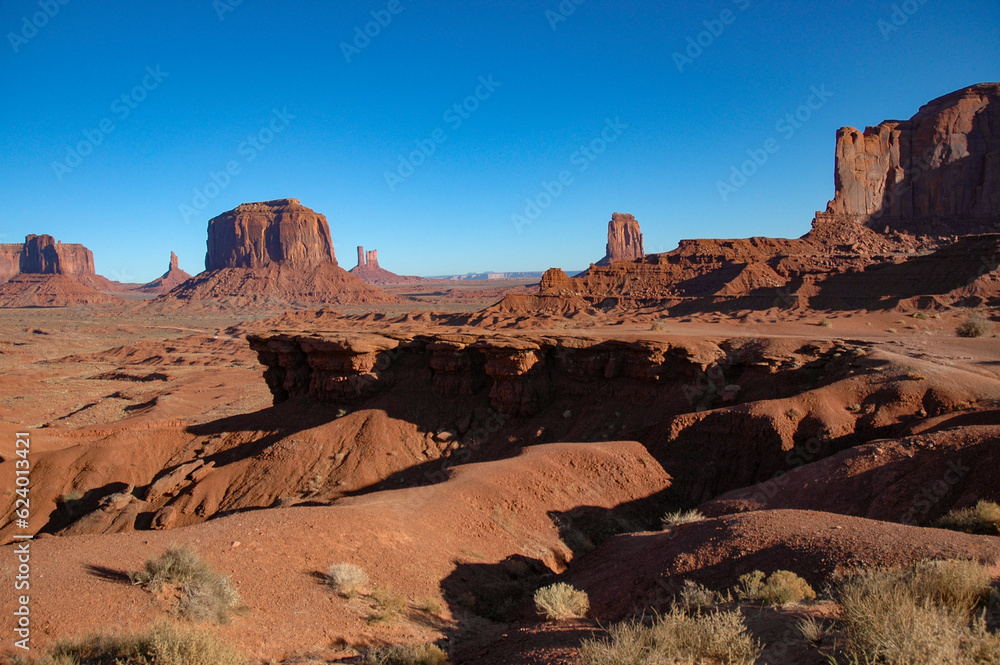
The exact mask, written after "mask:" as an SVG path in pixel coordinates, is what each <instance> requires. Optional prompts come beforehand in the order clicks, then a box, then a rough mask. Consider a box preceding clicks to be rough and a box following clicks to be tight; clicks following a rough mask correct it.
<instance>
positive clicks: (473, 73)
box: [0, 0, 1000, 281]
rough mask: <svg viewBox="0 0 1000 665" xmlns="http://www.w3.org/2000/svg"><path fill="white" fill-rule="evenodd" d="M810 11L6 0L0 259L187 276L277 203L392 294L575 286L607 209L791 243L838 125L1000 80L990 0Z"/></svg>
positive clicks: (827, 178)
mask: <svg viewBox="0 0 1000 665" xmlns="http://www.w3.org/2000/svg"><path fill="white" fill-rule="evenodd" d="M577 3H579V4H577ZM817 4H820V3H802V2H792V1H778V0H772V1H758V0H717V1H711V2H683V1H681V2H671V3H665V2H649V1H648V0H646V1H643V2H637V1H628V0H626V1H622V2H602V1H599V0H584V1H582V2H581V1H580V0H563V2H559V1H558V0H549V1H544V0H543V1H540V2H499V1H495V2H484V1H475V0H473V1H469V2H462V3H458V2H421V3H417V2H412V3H411V2H409V1H408V0H391V1H390V0H385V1H383V0H375V1H372V2H369V1H360V2H352V3H341V2H320V1H318V0H283V1H281V2H279V1H278V0H242V1H241V2H240V1H239V0H214V1H213V0H182V1H177V2H162V1H154V0H132V1H129V2H125V1H124V0H122V1H119V2H110V1H101V0H94V1H91V2H84V0H41V2H39V0H5V2H4V3H3V4H2V8H0V31H2V34H3V35H4V39H3V43H2V44H0V97H2V99H3V100H4V102H3V104H2V105H0V127H2V128H3V131H2V133H0V197H2V199H3V201H4V205H3V206H0V242H19V241H20V240H21V239H22V238H23V236H24V235H25V234H27V233H49V234H52V235H54V236H56V237H57V238H58V239H61V240H63V241H65V242H82V243H84V244H85V245H87V246H88V247H89V248H91V249H92V250H93V251H94V254H95V259H96V263H97V268H98V272H100V273H102V274H105V275H107V276H109V277H111V278H113V279H122V280H127V281H147V280H149V279H152V278H154V277H156V276H157V275H159V274H160V273H162V272H163V271H164V270H165V268H166V264H167V259H168V256H169V252H170V251H171V250H173V251H176V252H177V253H178V254H179V255H180V259H181V267H183V268H184V269H186V270H187V271H188V272H191V273H197V272H199V271H201V270H202V269H203V268H204V255H205V242H206V225H207V221H208V219H210V218H211V217H213V216H215V215H217V214H219V213H221V212H224V211H226V210H229V209H231V208H233V207H235V206H236V205H238V204H239V203H241V202H245V201H259V200H267V199H273V198H281V197H294V198H298V199H300V200H301V201H302V203H303V204H304V205H307V206H309V207H311V208H313V209H315V210H317V211H319V212H322V213H324V214H325V215H326V216H327V218H328V219H329V221H330V226H331V229H332V232H333V241H334V246H335V248H336V252H337V257H338V259H339V260H340V262H341V264H342V265H344V266H345V267H346V268H351V267H353V265H354V263H355V252H354V248H355V246H357V245H359V244H361V245H365V247H366V248H369V249H372V248H377V249H378V250H379V258H380V261H381V263H382V265H383V267H386V268H388V269H390V270H393V271H395V272H398V273H403V274H422V275H433V274H445V273H462V272H469V271H484V270H544V269H546V268H548V267H551V266H560V267H563V268H567V269H578V268H584V267H586V266H587V264H588V263H589V262H591V261H596V260H597V259H599V258H600V257H601V256H602V255H603V252H604V243H605V239H606V237H605V234H606V228H607V221H608V220H609V219H610V216H611V213H612V212H616V211H618V212H631V213H633V214H634V215H635V216H636V218H637V219H638V220H639V222H640V224H641V225H642V229H643V232H644V235H645V242H646V250H647V251H649V252H652V251H668V250H670V249H672V248H674V247H675V246H676V244H677V241H678V240H679V239H681V238H690V237H745V236H751V235H772V236H784V237H797V236H799V235H802V234H803V233H805V232H806V231H808V229H809V222H810V220H811V219H812V215H813V213H814V212H815V211H816V210H821V209H823V208H824V207H825V205H826V202H827V200H829V199H830V198H831V196H832V193H833V150H834V136H835V132H836V130H837V128H839V127H841V126H845V125H852V126H857V127H862V126H864V125H866V124H867V125H871V124H876V123H878V122H880V121H882V120H884V119H887V118H894V119H905V118H908V117H910V116H911V115H913V113H915V112H916V111H917V109H918V108H919V107H920V105H921V104H923V103H925V102H927V101H929V100H931V99H933V98H935V97H938V96H940V95H943V94H946V93H948V92H951V91H953V90H956V89H958V88H961V87H964V86H967V85H970V84H973V83H978V82H983V81H997V80H1000V3H997V2H996V1H995V0H953V1H950V2H943V1H942V0H924V1H923V2H921V1H920V0H908V2H879V1H876V2H870V1H868V2H860V1H853V0H848V1H845V2H838V3H822V5H823V6H822V7H820V8H817V7H816V6H815V5H817ZM46 12H47V13H46ZM373 12H374V14H373ZM893 19H895V21H894V20H893ZM373 21H376V22H375V23H372V22H373ZM377 21H381V24H379V23H378V22H377ZM366 28H367V31H368V33H369V34H374V35H375V36H374V37H371V36H368V35H364V33H365V30H366ZM359 33H360V34H361V35H364V36H362V37H359V36H358V35H359ZM702 33H703V34H702ZM699 42H700V44H699ZM344 44H347V45H348V46H347V47H345V46H344ZM692 44H693V45H692ZM676 54H680V55H679V56H678V55H676ZM816 92H819V93H820V95H819V96H815V95H816ZM810 97H811V99H810ZM807 103H808V104H811V105H812V107H813V108H812V109H809V110H808V111H803V110H802V109H801V108H800V107H802V105H803V104H807ZM456 104H458V105H459V106H458V109H456V108H455V105H456ZM796 113H799V120H795V121H794V123H790V122H788V121H787V120H786V119H785V116H786V114H792V115H793V118H794V115H795V114H796ZM803 118H804V120H803ZM102 123H103V124H102ZM769 140H770V141H771V143H770V144H767V142H768V141H769ZM81 144H82V146H81ZM765 145H770V147H771V148H772V152H769V153H766V151H765V153H766V157H767V161H766V162H764V163H763V164H761V165H760V166H759V167H758V168H757V169H756V172H755V173H753V175H752V176H751V177H749V178H747V179H746V181H745V182H744V183H742V184H741V186H739V187H734V188H733V190H732V191H730V190H726V191H724V192H721V193H720V188H719V182H720V181H727V180H728V179H729V178H730V176H731V175H732V174H731V168H732V167H734V166H735V167H739V166H740V165H741V164H742V163H743V162H745V161H746V160H747V159H749V158H750V157H751V156H752V155H754V154H756V155H757V157H758V159H760V158H762V157H763V156H764V155H762V153H761V149H762V148H763V147H764V146H765ZM775 146H777V147H776V148H775ZM78 147H80V148H81V151H82V152H86V153H88V154H86V155H80V156H75V155H74V154H73V153H74V151H76V149H77V148H78ZM748 151H750V152H749V154H748ZM227 169H229V171H230V172H229V173H227V172H226V171H227ZM213 176H214V178H213ZM737 182H739V181H738V180H737ZM526 199H527V200H526ZM532 204H533V205H534V206H535V207H532Z"/></svg>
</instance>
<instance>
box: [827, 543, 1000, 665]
mask: <svg viewBox="0 0 1000 665" xmlns="http://www.w3.org/2000/svg"><path fill="white" fill-rule="evenodd" d="M954 564H961V565H954ZM972 565H973V566H978V564H972ZM979 568H980V569H981V570H982V571H985V569H983V568H982V567H981V566H979ZM973 577H978V575H977V574H975V571H974V570H973V568H972V567H970V566H969V565H968V564H967V562H955V561H948V562H924V563H922V564H918V565H917V566H915V567H913V568H911V569H909V570H873V571H866V572H863V573H860V574H858V575H855V576H853V577H850V578H848V579H847V580H845V581H844V582H843V583H841V584H840V586H839V588H838V599H839V601H840V605H841V620H842V623H843V625H844V632H845V635H846V637H847V645H846V648H845V652H846V655H847V656H848V657H849V658H850V660H851V662H855V663H885V664H886V665H918V664H921V665H922V664H924V663H935V664H942V665H945V664H949V665H973V664H974V663H996V662H1000V660H997V658H1000V636H997V635H996V634H991V633H990V632H989V631H987V630H986V626H985V621H984V620H983V618H982V617H979V618H978V619H976V620H974V621H972V623H971V625H970V610H971V608H972V606H973V605H974V603H973V602H972V601H971V596H973V595H975V594H973V593H971V592H970V591H969V590H970V589H974V588H975V586H976V585H975V583H974V581H973V580H972V578H973ZM980 595H981V594H980Z"/></svg>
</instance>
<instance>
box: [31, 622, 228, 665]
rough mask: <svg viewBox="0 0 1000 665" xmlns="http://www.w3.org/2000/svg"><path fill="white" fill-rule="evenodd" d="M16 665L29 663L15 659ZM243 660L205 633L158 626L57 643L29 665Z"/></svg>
mask: <svg viewBox="0 0 1000 665" xmlns="http://www.w3.org/2000/svg"><path fill="white" fill-rule="evenodd" d="M13 662H14V663H15V664H16V665H21V664H22V663H24V664H26V663H28V662H30V661H27V660H23V659H20V660H19V659H15V660H14V661H13ZM244 663H246V659H245V658H244V657H243V656H242V655H240V653H239V652H238V651H237V650H236V649H235V648H234V647H233V646H232V645H230V644H228V643H226V642H223V641H221V640H219V639H218V638H217V637H215V636H214V635H213V634H212V633H210V632H208V631H206V630H185V629H181V628H179V627H177V626H173V625H171V624H167V623H160V624H157V625H155V626H153V627H152V628H150V629H149V630H147V631H145V632H143V633H139V634H137V635H129V636H114V635H96V636H92V637H87V638H84V639H79V640H68V641H63V642H59V643H57V644H56V645H55V646H54V647H53V648H52V649H51V651H50V652H49V654H47V655H46V656H43V657H42V658H41V659H39V660H36V661H34V662H33V665H243V664H244Z"/></svg>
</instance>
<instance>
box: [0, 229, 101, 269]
mask: <svg viewBox="0 0 1000 665" xmlns="http://www.w3.org/2000/svg"><path fill="white" fill-rule="evenodd" d="M17 273H25V274H32V275H93V274H94V254H93V252H91V251H90V250H89V249H87V248H86V247H84V246H83V245H79V244H75V243H62V242H59V241H57V240H56V239H55V238H53V237H52V236H50V235H45V234H43V235H35V234H31V235H29V236H26V237H25V239H24V243H23V244H4V245H0V279H3V278H6V279H9V278H11V277H13V276H14V275H16V274H17Z"/></svg>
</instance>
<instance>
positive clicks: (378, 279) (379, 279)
mask: <svg viewBox="0 0 1000 665" xmlns="http://www.w3.org/2000/svg"><path fill="white" fill-rule="evenodd" d="M351 274H352V275H356V276H357V277H358V278H359V279H361V280H362V281H364V282H366V283H368V284H379V285H389V284H413V283H415V282H423V281H425V280H424V278H423V277H413V276H410V275H397V274H396V273H394V272H390V271H388V270H386V269H385V268H382V267H381V266H379V264H378V250H377V249H371V250H368V251H367V252H366V251H365V248H364V247H362V246H361V245H358V265H356V266H354V267H353V268H351Z"/></svg>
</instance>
